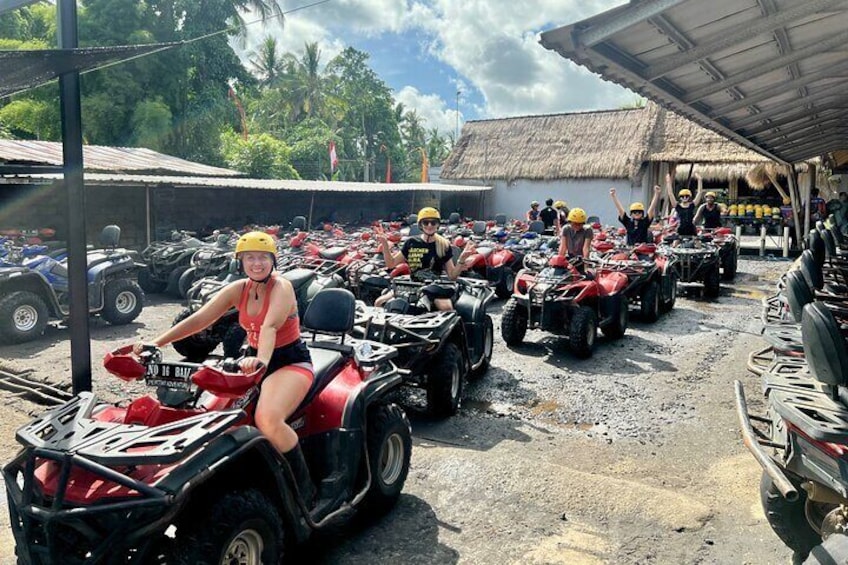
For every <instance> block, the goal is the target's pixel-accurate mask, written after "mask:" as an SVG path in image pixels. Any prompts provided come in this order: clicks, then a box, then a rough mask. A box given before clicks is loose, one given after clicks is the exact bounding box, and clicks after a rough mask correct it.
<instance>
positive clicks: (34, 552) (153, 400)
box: [3, 289, 412, 565]
mask: <svg viewBox="0 0 848 565" xmlns="http://www.w3.org/2000/svg"><path fill="white" fill-rule="evenodd" d="M354 312H355V305H354V298H353V295H352V294H350V292H348V291H346V290H341V289H332V290H325V291H323V292H321V293H319V294H317V295H316V296H315V297H314V299H313V301H312V303H311V304H310V307H309V308H308V309H307V311H306V313H305V316H304V318H303V326H304V330H305V331H306V332H308V333H309V335H310V336H311V337H310V338H309V339H308V341H307V346H308V348H309V350H310V354H311V355H312V359H313V364H314V367H315V379H314V381H313V384H312V386H311V388H310V389H309V391H308V393H307V395H306V398H305V399H304V401H303V402H302V403H301V405H300V406H299V407H298V408H297V409H296V410H295V412H294V413H293V415H292V416H291V418H290V419H289V424H290V425H291V426H292V428H293V429H295V430H296V431H297V434H298V437H299V440H300V445H301V448H302V450H303V452H304V455H305V459H306V461H307V465H308V474H309V477H308V478H306V479H305V480H311V482H312V483H314V489H315V491H316V493H317V494H316V497H315V498H314V499H311V498H310V499H307V498H306V497H305V496H304V494H303V492H302V491H301V490H300V486H302V485H304V483H303V482H302V480H303V479H302V478H301V477H298V476H297V475H296V474H295V473H294V472H293V470H292V467H290V465H289V464H288V461H287V459H286V458H284V457H282V456H281V455H280V454H279V452H278V451H277V449H276V448H275V447H274V446H273V445H272V444H271V443H270V442H269V440H268V439H267V438H266V437H265V436H263V435H262V434H261V433H260V432H259V430H258V429H257V428H256V425H255V422H254V412H255V410H256V404H257V399H258V395H259V393H258V390H259V384H260V382H261V381H260V379H261V376H262V375H261V373H262V371H263V370H264V368H263V369H260V370H259V371H257V372H256V373H253V374H243V373H241V372H239V369H238V365H237V364H236V363H235V362H233V361H232V360H225V361H219V362H209V363H206V364H198V363H190V362H184V361H181V362H174V361H168V360H166V359H164V358H163V356H162V354H161V352H160V351H159V350H158V349H156V348H150V349H148V350H147V351H145V352H144V353H143V354H142V356H141V360H140V361H139V360H138V359H137V358H136V357H135V356H134V355H132V353H131V351H130V347H127V348H122V349H118V350H116V351H114V352H112V353H109V354H107V355H106V357H105V359H104V366H105V368H106V369H107V370H108V371H109V372H110V373H112V374H114V375H116V376H117V377H119V378H121V379H123V380H126V381H142V382H144V383H145V384H146V385H147V386H148V387H149V388H150V390H151V393H150V394H148V395H146V396H143V397H141V398H137V399H135V400H133V401H132V402H130V403H129V404H128V405H115V404H111V403H106V402H103V401H101V400H99V399H98V398H97V397H96V396H95V395H93V394H91V393H80V394H78V395H77V396H76V397H74V398H73V399H72V400H71V401H69V402H67V403H65V404H64V405H62V406H59V407H57V408H54V409H52V410H49V411H48V412H46V413H45V414H42V415H41V416H39V417H38V418H36V419H35V420H33V421H32V422H30V423H29V424H27V425H26V426H24V427H23V428H21V429H20V430H18V432H17V434H16V438H17V440H18V442H19V443H21V444H22V446H23V449H22V450H21V451H20V452H19V453H18V454H17V455H16V456H15V458H14V459H13V460H12V461H10V462H9V463H7V464H6V465H5V467H4V468H3V478H4V482H5V485H6V490H7V495H8V499H9V505H8V506H9V513H10V517H11V520H10V523H11V528H12V532H13V534H14V538H15V545H16V547H15V555H16V557H17V562H18V563H21V564H38V565H54V564H56V565H58V564H70V563H91V564H99V563H181V564H183V563H186V564H187V563H268V564H272V563H283V562H286V561H287V559H286V556H288V554H289V552H290V551H291V549H292V548H293V546H294V545H295V544H298V543H300V542H303V541H305V540H306V539H308V538H309V537H310V536H311V535H312V534H313V533H316V532H320V531H322V530H326V529H328V528H330V527H336V526H337V525H338V524H339V523H341V522H344V521H346V520H349V519H351V518H352V517H353V516H356V515H359V516H363V517H365V516H370V517H374V516H379V515H381V514H383V513H385V512H386V511H388V510H389V509H391V508H392V506H393V505H394V504H395V502H396V501H397V499H398V497H399V496H400V493H401V491H402V490H403V486H404V483H405V481H406V477H407V474H408V472H409V463H410V456H411V450H412V441H411V431H410V424H409V421H408V419H407V417H406V415H405V413H404V412H403V410H402V409H401V408H400V407H398V406H397V405H395V404H393V403H392V402H391V401H390V400H389V398H390V395H391V394H392V392H393V391H394V390H395V389H396V388H397V386H398V385H400V383H401V382H402V377H401V376H400V374H399V372H398V370H397V368H396V367H395V365H394V364H393V362H392V360H393V359H394V358H396V357H397V354H398V352H397V350H396V349H395V348H393V347H390V346H387V345H385V344H382V343H377V342H368V341H362V340H355V339H353V338H350V337H346V334H348V333H350V332H351V331H352V330H353V324H354Z"/></svg>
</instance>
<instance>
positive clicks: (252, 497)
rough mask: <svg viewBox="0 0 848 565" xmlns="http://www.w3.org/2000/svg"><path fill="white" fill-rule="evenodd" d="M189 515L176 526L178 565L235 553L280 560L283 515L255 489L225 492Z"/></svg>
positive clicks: (200, 564) (198, 564) (231, 558)
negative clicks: (189, 516) (200, 509)
mask: <svg viewBox="0 0 848 565" xmlns="http://www.w3.org/2000/svg"><path fill="white" fill-rule="evenodd" d="M192 518H193V519H191V520H185V521H184V522H183V523H182V524H181V525H180V527H179V528H178V530H177V538H176V540H175V543H174V551H173V553H174V561H175V562H176V563H178V564H179V565H218V564H219V563H230V562H236V561H235V560H236V559H237V558H238V556H245V557H246V558H247V562H249V563H281V562H282V560H283V554H284V550H285V537H284V524H283V519H282V518H281V517H280V512H279V511H278V510H277V507H276V506H274V504H273V503H272V502H271V501H270V500H269V499H268V497H267V496H266V495H265V494H263V493H262V492H261V491H259V490H257V489H249V490H244V491H234V492H229V493H226V494H224V495H222V496H220V497H218V498H217V499H216V501H215V502H214V503H212V504H210V505H209V506H208V507H206V508H204V509H203V511H197V512H194V513H193V515H192Z"/></svg>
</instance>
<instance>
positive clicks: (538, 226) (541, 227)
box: [527, 220, 545, 235]
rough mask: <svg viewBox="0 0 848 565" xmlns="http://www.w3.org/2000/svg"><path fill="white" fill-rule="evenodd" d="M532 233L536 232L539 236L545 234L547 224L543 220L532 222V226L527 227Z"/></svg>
mask: <svg viewBox="0 0 848 565" xmlns="http://www.w3.org/2000/svg"><path fill="white" fill-rule="evenodd" d="M527 229H528V230H530V231H531V232H535V233H538V234H540V235H541V234H543V233H544V232H545V222H543V221H542V220H533V221H532V222H530V225H529V226H528V227H527Z"/></svg>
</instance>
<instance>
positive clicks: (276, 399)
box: [133, 232, 315, 502]
mask: <svg viewBox="0 0 848 565" xmlns="http://www.w3.org/2000/svg"><path fill="white" fill-rule="evenodd" d="M236 258H237V259H238V261H239V267H240V269H241V270H242V271H243V272H244V273H245V274H246V275H247V279H241V280H237V281H234V282H232V283H230V284H229V285H227V286H226V287H224V288H223V289H222V290H221V291H220V292H219V293H217V294H216V295H215V296H214V298H212V299H211V300H210V301H209V302H207V303H206V304H204V305H203V307H202V308H200V309H199V310H198V311H197V312H195V313H194V314H192V315H191V316H189V317H188V318H186V319H185V320H183V321H182V322H180V323H178V324H176V325H175V326H174V327H172V328H171V329H169V330H168V331H166V332H165V333H163V334H162V335H160V336H159V337H157V338H156V339H154V340H153V341H152V345H155V346H156V347H164V346H166V345H168V344H169V343H173V342H174V341H177V340H180V339H184V338H186V337H188V336H190V335H192V334H195V333H198V332H200V331H203V330H204V329H206V328H208V327H209V326H211V325H212V324H214V323H215V322H216V321H217V320H218V319H219V318H220V317H221V316H222V315H224V314H225V313H226V312H227V311H229V310H230V309H232V308H236V309H238V312H239V324H240V325H241V327H242V328H244V330H245V331H246V332H247V343H248V346H249V347H248V351H247V355H246V356H245V357H244V358H242V359H241V360H240V361H239V367H240V368H241V370H242V371H244V372H245V373H251V372H254V371H256V370H257V369H259V368H260V366H262V365H264V366H265V367H267V369H266V371H265V376H264V377H263V379H262V383H261V385H260V386H261V388H260V394H259V401H258V404H257V406H256V415H255V421H256V426H257V427H258V428H259V430H260V431H261V432H262V433H263V434H264V435H265V436H266V437H267V438H268V439H269V440H270V441H271V443H272V444H273V445H274V447H276V448H277V449H278V450H279V451H280V453H282V454H283V456H284V457H285V458H286V459H287V461H288V463H289V465H290V466H291V468H292V472H293V473H294V475H295V477H296V478H297V481H298V488H299V490H300V493H301V495H302V496H303V499H304V500H306V501H307V502H309V501H311V500H312V499H313V498H314V493H315V488H314V486H313V483H312V481H311V480H310V478H309V469H308V467H307V466H306V461H305V460H304V458H303V453H302V452H301V450H300V445H299V443H298V437H297V434H296V433H295V431H294V430H292V429H291V428H290V427H289V425H288V424H287V423H286V419H287V418H288V417H289V416H291V415H292V413H293V412H294V410H295V409H296V408H297V407H298V406H299V405H300V403H301V402H302V401H303V399H304V398H305V397H306V393H307V392H308V391H309V388H310V386H311V385H312V380H313V378H314V373H313V369H312V358H311V357H310V354H309V349H308V348H307V347H306V344H305V343H304V342H303V340H301V338H300V319H299V318H298V313H297V302H296V299H295V295H294V288H293V287H292V285H291V283H290V282H289V281H287V280H286V279H284V278H283V277H282V276H280V275H278V274H276V273H274V267H275V265H276V260H277V246H276V244H275V243H274V239H273V238H272V237H271V236H270V235H268V234H266V233H263V232H249V233H246V234H244V235H243V236H241V237H240V238H239V240H238V243H237V244H236ZM144 349H145V345H144V344H142V343H138V344H136V345H135V346H134V348H133V351H134V352H135V353H136V355H140V354H141V353H142V351H144Z"/></svg>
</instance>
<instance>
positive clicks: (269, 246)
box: [236, 231, 277, 257]
mask: <svg viewBox="0 0 848 565" xmlns="http://www.w3.org/2000/svg"><path fill="white" fill-rule="evenodd" d="M245 251H264V252H266V253H270V254H271V255H276V254H277V244H276V243H274V238H273V237H272V236H270V235H268V234H267V233H264V232H261V231H251V232H247V233H246V234H244V235H243V236H241V237H240V238H239V239H238V243H236V257H238V256H239V255H240V254H241V253H244V252H245Z"/></svg>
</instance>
